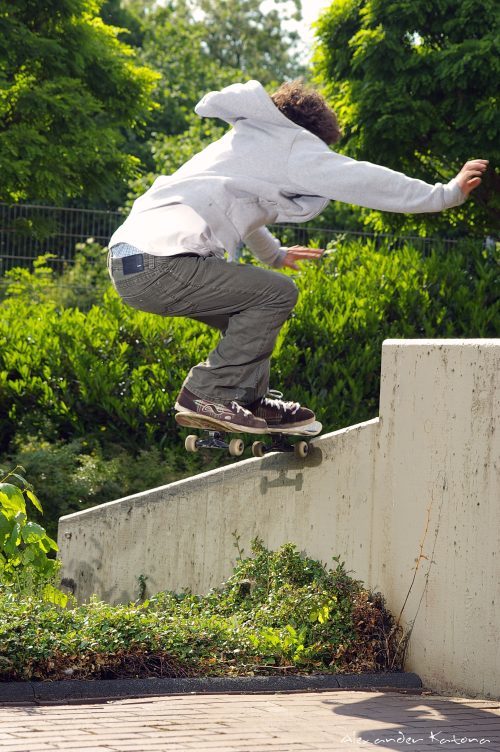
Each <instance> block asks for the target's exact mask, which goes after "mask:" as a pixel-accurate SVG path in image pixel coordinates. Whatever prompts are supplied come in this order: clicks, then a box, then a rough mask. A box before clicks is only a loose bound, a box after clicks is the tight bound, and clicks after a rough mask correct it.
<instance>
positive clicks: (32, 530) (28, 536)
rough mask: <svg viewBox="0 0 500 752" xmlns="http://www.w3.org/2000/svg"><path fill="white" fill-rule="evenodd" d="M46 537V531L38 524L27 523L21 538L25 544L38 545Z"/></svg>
mask: <svg viewBox="0 0 500 752" xmlns="http://www.w3.org/2000/svg"><path fill="white" fill-rule="evenodd" d="M44 536H45V530H44V529H43V527H42V526H41V525H38V524H37V523H36V522H27V523H26V525H25V526H24V527H23V528H22V530H21V537H22V539H23V541H24V542H25V543H37V542H38V541H39V540H41V539H42V538H43V537H44Z"/></svg>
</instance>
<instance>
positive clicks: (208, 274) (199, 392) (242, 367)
mask: <svg viewBox="0 0 500 752" xmlns="http://www.w3.org/2000/svg"><path fill="white" fill-rule="evenodd" d="M123 261H124V259H122V258H111V255H109V256H108V269H109V273H110V276H111V279H112V281H113V285H114V287H115V289H116V291H117V292H118V294H119V295H120V297H121V298H122V299H123V301H124V303H126V304H127V305H130V306H132V307H133V308H137V309H139V310H140V311H146V312H148V313H156V314H159V315H160V316H187V317H189V318H192V319H196V320H197V321H202V322H203V323H205V324H208V325H209V326H213V327H216V328H217V329H219V330H220V331H221V333H222V337H221V339H220V341H219V343H218V345H217V347H216V348H215V349H214V350H212V352H211V353H210V354H209V356H208V358H207V360H206V361H205V362H203V363H199V364H198V365H196V366H194V367H193V368H192V369H191V371H190V372H189V374H188V376H187V378H186V380H185V382H184V386H186V387H187V388H188V389H189V390H190V391H191V392H193V394H195V395H196V396H197V397H201V398H202V399H208V400H217V401H219V402H230V401H232V400H237V401H238V402H240V403H241V404H243V405H246V404H249V403H250V402H253V401H254V400H256V399H258V398H259V397H261V396H263V395H264V394H265V393H266V391H267V389H268V387H269V361H270V357H271V353H272V351H273V348H274V344H275V342H276V338H277V336H278V333H279V331H280V329H281V327H282V325H283V323H284V322H285V321H286V319H287V318H288V316H289V315H290V312H291V311H292V309H293V307H294V305H295V303H296V302H297V295H298V292H297V288H296V286H295V283H294V282H293V281H292V280H291V279H290V277H287V276H285V275H284V274H280V273H279V272H273V271H271V270H268V269H262V268H260V267H256V266H251V265H248V264H236V263H230V262H227V261H225V260H224V259H221V258H217V257H216V256H208V257H203V256H195V255H182V256H152V255H150V254H147V253H144V254H143V265H144V270H143V271H139V272H133V273H129V274H124V272H123Z"/></svg>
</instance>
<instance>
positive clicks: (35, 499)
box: [25, 489, 43, 514]
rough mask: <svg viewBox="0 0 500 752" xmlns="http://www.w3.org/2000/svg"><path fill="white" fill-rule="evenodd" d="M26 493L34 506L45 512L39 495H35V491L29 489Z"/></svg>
mask: <svg viewBox="0 0 500 752" xmlns="http://www.w3.org/2000/svg"><path fill="white" fill-rule="evenodd" d="M25 493H26V496H27V497H28V499H29V500H30V501H31V503H32V504H33V506H34V507H36V508H37V509H38V511H39V512H41V513H42V514H43V509H42V505H41V504H40V501H39V500H38V497H37V496H35V494H34V493H33V491H31V490H29V489H27V490H26V492H25Z"/></svg>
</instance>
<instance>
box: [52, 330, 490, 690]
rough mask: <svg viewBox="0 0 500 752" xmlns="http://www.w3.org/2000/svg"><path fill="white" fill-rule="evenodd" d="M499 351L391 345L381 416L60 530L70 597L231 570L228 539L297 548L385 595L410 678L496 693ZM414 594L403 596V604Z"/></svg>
mask: <svg viewBox="0 0 500 752" xmlns="http://www.w3.org/2000/svg"><path fill="white" fill-rule="evenodd" d="M499 373H500V340H462V341H458V340H441V341H436V340H433V341H425V340H389V341H387V342H385V343H384V346H383V358H382V388H381V402H380V418H378V419H374V420H372V421H368V422H366V423H362V424H360V425H358V426H353V427H351V428H347V429H344V430H342V431H337V432H335V433H332V434H328V435H326V436H323V437H321V438H319V439H317V440H316V441H315V450H314V451H313V452H312V453H311V455H310V456H309V457H308V458H307V459H306V460H303V461H302V460H300V461H299V460H296V459H295V458H294V457H292V456H288V455H271V456H268V457H265V458H264V459H262V460H257V459H251V460H246V461H243V462H238V463H235V464H234V465H232V466H230V467H225V468H222V469H220V470H216V471H213V472H210V473H205V474H203V475H199V476H196V477H194V478H192V479H189V480H186V481H181V482H178V483H173V484H170V485H168V486H164V487H162V488H158V489H153V490H151V491H148V492H145V493H142V494H137V495H135V496H131V497H128V498H126V499H121V500H118V501H115V502H110V503H109V504H104V505H101V506H100V507H96V508H94V509H91V510H87V511H84V512H80V513H78V514H73V515H68V516H66V517H62V518H61V520H60V525H59V545H60V549H61V552H60V555H61V558H62V561H63V574H64V576H65V577H67V578H70V579H72V580H73V581H74V583H75V586H76V594H77V596H78V598H79V599H80V600H85V599H87V598H88V597H89V596H90V595H91V594H92V593H93V592H95V593H97V594H98V595H99V596H101V597H102V598H104V599H106V600H108V601H110V602H112V603H117V602H122V601H126V600H128V599H130V598H135V597H137V595H138V593H139V576H140V575H144V576H145V577H147V578H148V579H147V581H146V584H147V590H148V592H149V593H152V592H155V591H157V590H159V589H162V588H169V589H174V590H181V589H182V588H185V587H190V588H192V589H193V590H195V591H198V592H203V591H206V590H207V589H208V588H210V587H211V586H212V585H215V584H218V583H220V582H221V581H222V580H223V579H224V578H225V577H226V576H227V575H228V574H229V573H230V572H231V570H232V566H233V563H234V560H235V558H236V555H237V552H236V549H235V548H234V538H233V531H237V533H238V535H240V536H241V539H240V545H242V546H243V547H244V549H245V551H246V552H248V551H249V544H250V541H251V539H252V538H253V537H254V536H255V535H259V536H260V537H262V538H263V540H264V542H265V543H266V544H267V545H268V546H270V547H272V548H275V547H277V546H279V545H280V544H282V543H284V542H286V541H292V542H294V543H296V544H297V545H298V546H299V548H301V549H303V550H305V551H306V552H307V553H308V554H309V555H311V556H314V557H316V558H319V559H321V560H322V561H324V562H326V563H327V564H331V563H332V557H333V556H336V555H340V557H341V558H342V559H343V560H344V561H345V562H346V565H347V568H348V569H349V570H352V571H353V572H354V573H355V575H356V576H357V577H359V578H360V579H362V580H364V581H365V582H366V583H367V584H368V585H369V586H371V587H373V588H375V589H379V590H381V591H382V592H383V593H384V595H385V596H386V598H387V601H388V605H389V607H390V608H391V610H392V611H393V613H395V615H396V616H397V615H398V614H399V613H400V611H401V609H402V608H403V605H404V611H403V620H404V621H405V623H406V624H408V625H411V624H413V632H412V638H411V641H410V652H409V661H408V665H407V668H408V670H412V671H415V672H417V673H418V674H419V675H420V676H421V677H422V679H423V681H424V683H425V684H427V685H428V686H430V687H432V688H433V689H436V690H451V691H456V692H459V693H463V694H480V695H482V696H495V697H500V626H499V623H498V618H495V614H498V602H499V596H500V593H499V588H500V562H499V559H500V554H499V551H500V545H499V544H500V477H499V464H500V440H499V429H498V418H499V417H500V397H499V388H498V386H499V383H498V382H499ZM407 596H408V597H407Z"/></svg>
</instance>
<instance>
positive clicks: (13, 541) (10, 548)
mask: <svg viewBox="0 0 500 752" xmlns="http://www.w3.org/2000/svg"><path fill="white" fill-rule="evenodd" d="M20 533H21V526H20V524H19V523H18V522H16V523H15V525H14V527H13V528H12V532H11V534H10V535H9V537H8V539H7V541H6V543H5V544H4V547H3V550H4V551H5V553H6V554H11V555H13V554H14V553H16V551H17V547H18V545H19V543H20V542H21V535H20Z"/></svg>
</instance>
